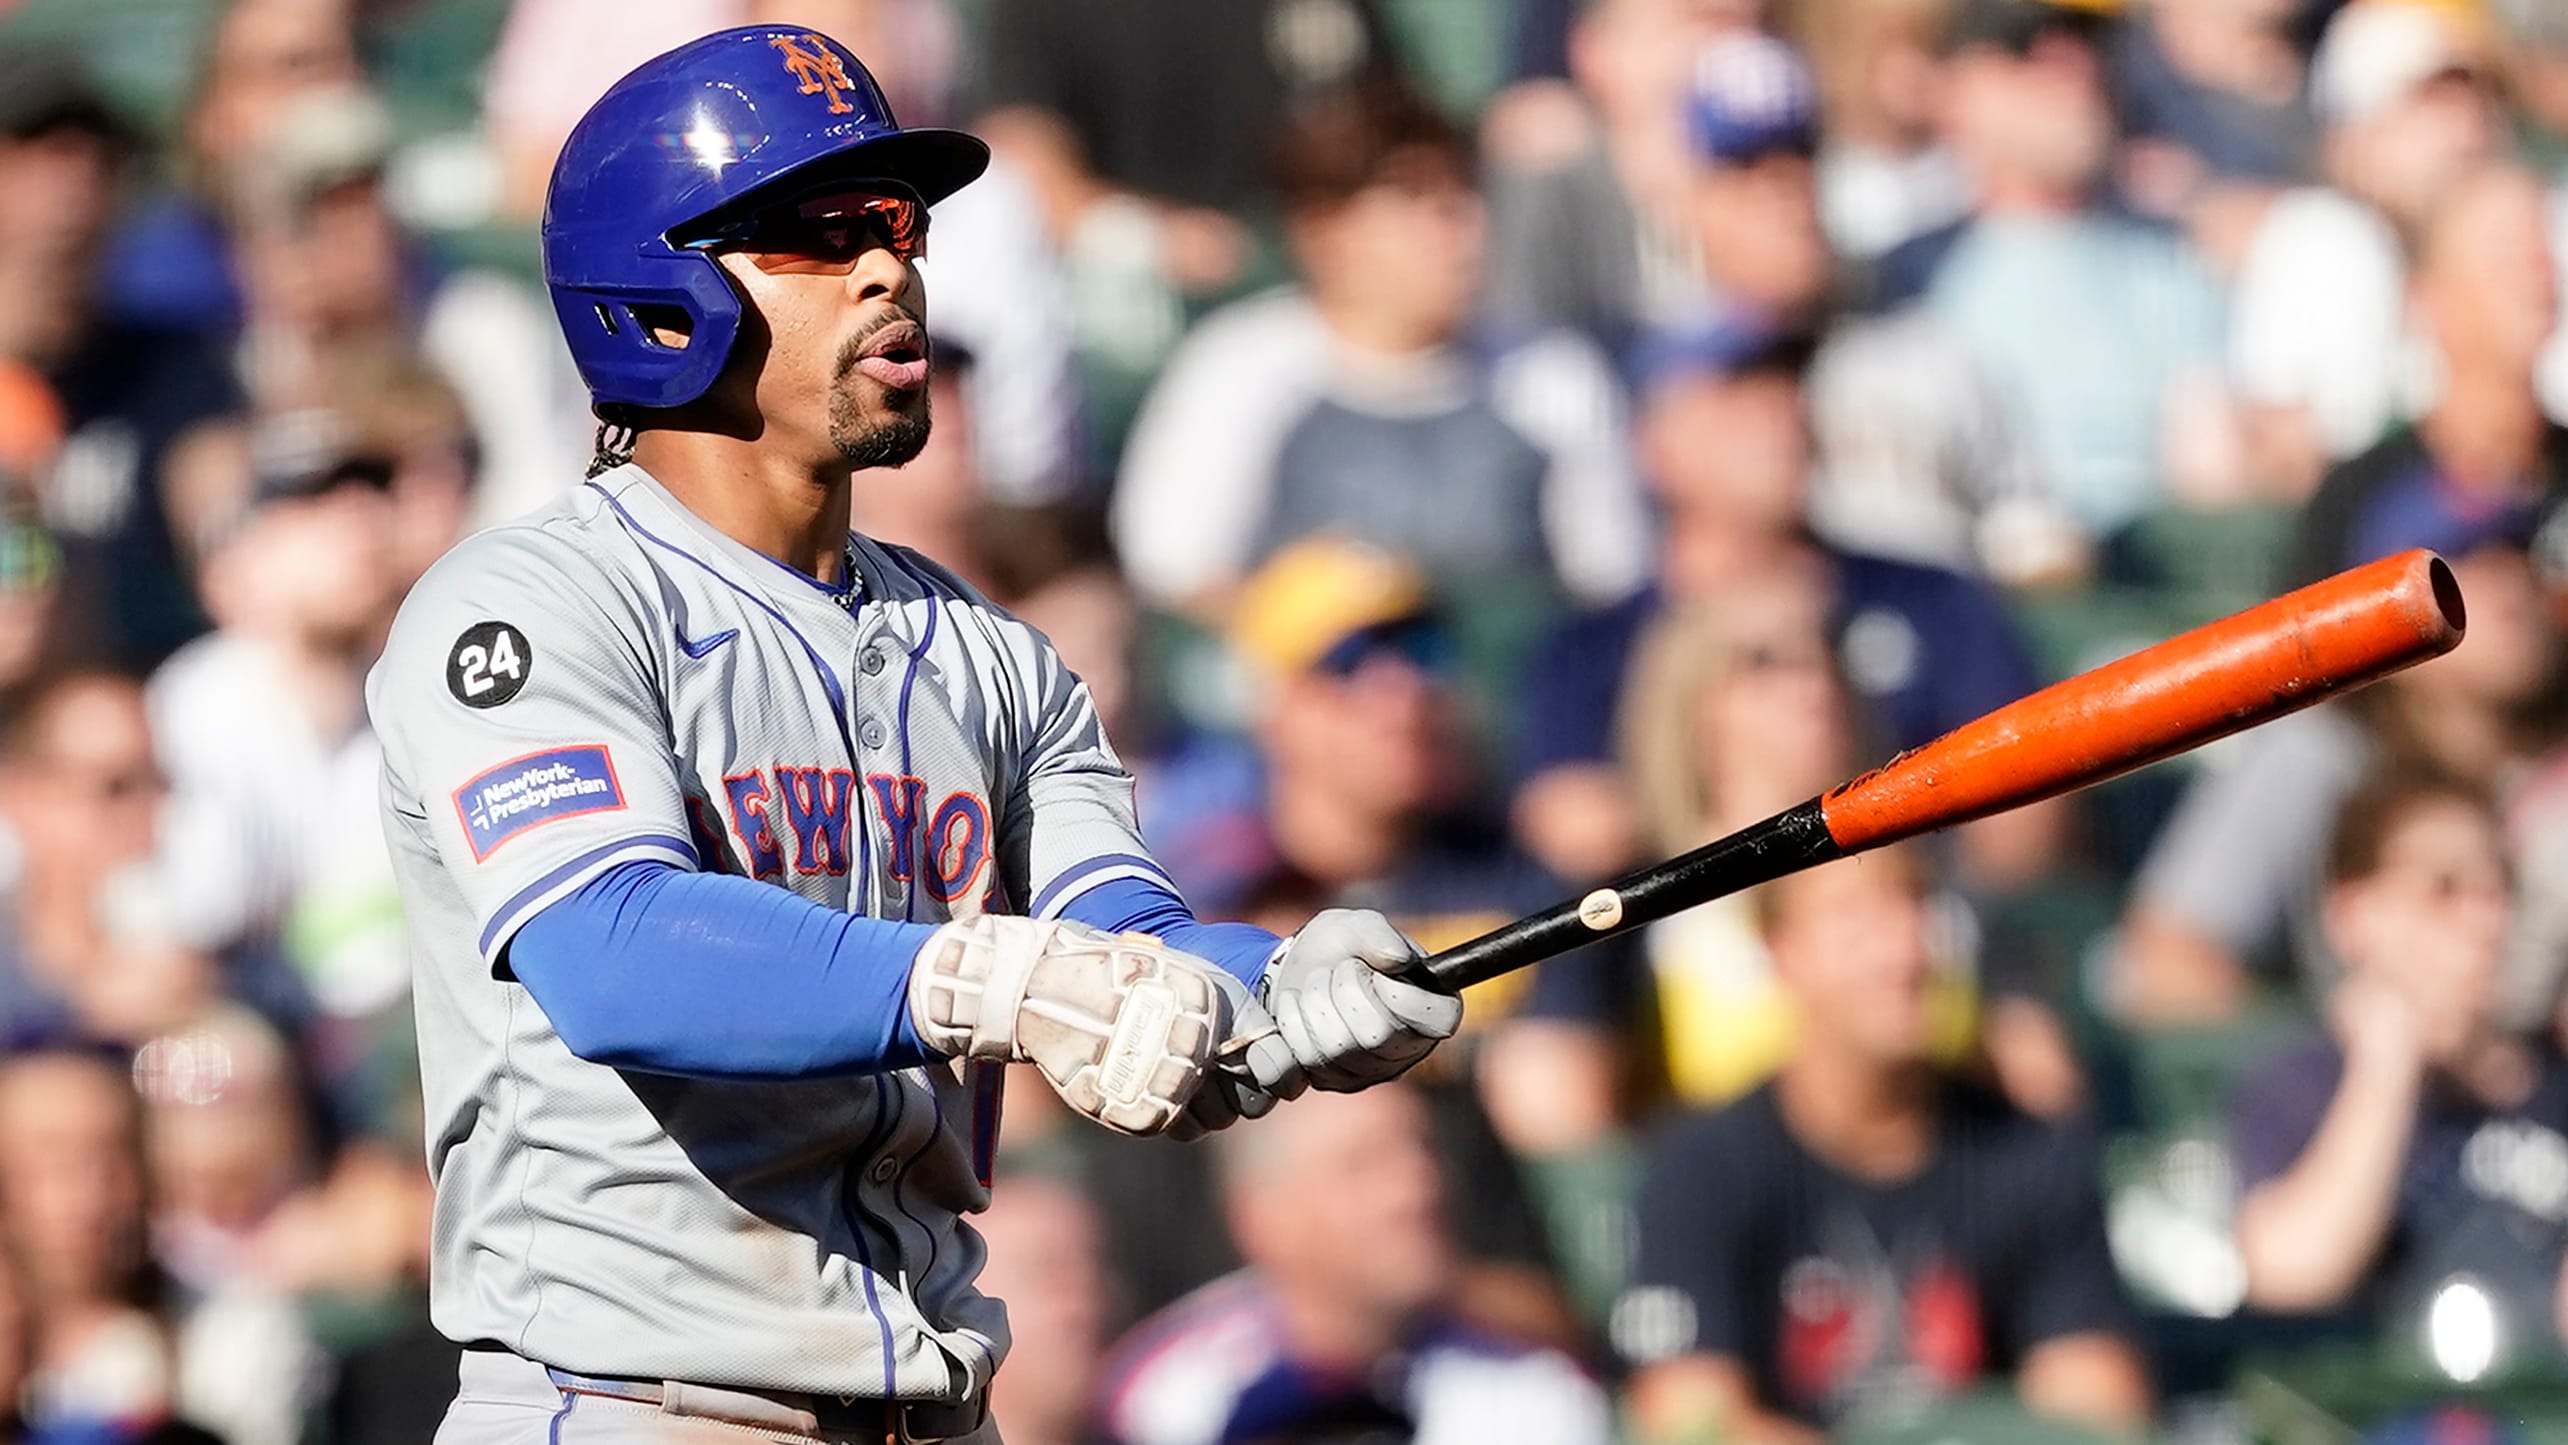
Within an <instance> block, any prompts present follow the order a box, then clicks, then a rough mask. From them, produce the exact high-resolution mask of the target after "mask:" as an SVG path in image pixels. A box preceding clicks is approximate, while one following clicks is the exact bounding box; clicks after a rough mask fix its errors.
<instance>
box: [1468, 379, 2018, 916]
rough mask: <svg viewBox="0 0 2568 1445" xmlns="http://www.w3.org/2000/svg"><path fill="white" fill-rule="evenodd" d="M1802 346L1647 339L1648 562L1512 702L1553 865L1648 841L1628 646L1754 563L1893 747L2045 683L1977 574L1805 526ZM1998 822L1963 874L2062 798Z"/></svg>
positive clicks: (1723, 588)
mask: <svg viewBox="0 0 2568 1445" xmlns="http://www.w3.org/2000/svg"><path fill="white" fill-rule="evenodd" d="M1808 357H1809V344H1808V343H1807V341H1806V340H1803V339H1801V338H1798V337H1794V336H1790V335H1773V334H1763V333H1758V332H1755V331H1746V332H1739V331H1730V332H1714V333H1710V334H1706V335H1701V336H1696V337H1690V338H1684V339H1682V340H1674V341H1671V342H1670V343H1668V344H1666V345H1663V346H1661V347H1659V348H1657V349H1655V351H1654V353H1653V359H1652V373H1653V374H1652V377H1651V379H1650V381H1649V382H1648V383H1647V386H1646V390H1645V393H1644V397H1643V402H1642V406H1641V415H1640V420H1639V423H1638V427H1637V432H1636V436H1637V446H1638V450H1639V452H1640V456H1641V463H1642V472H1643V475H1644V477H1645V478H1646V479H1647V481H1648V483H1649V486H1650V489H1651V491H1652V493H1653V495H1654V496H1655V498H1656V500H1657V502H1658V504H1659V506H1658V510H1659V518H1660V519H1659V545H1658V552H1659V555H1658V566H1657V569H1656V576H1655V578H1654V579H1653V581H1652V582H1651V583H1650V585H1649V586H1647V587H1645V588H1643V589H1642V590H1641V591H1639V592H1637V593H1635V594H1633V595H1632V596H1631V597H1630V598H1627V599H1625V600H1623V601H1621V602H1618V603H1615V604H1614V605H1612V606H1611V607H1608V608H1605V609H1603V610H1601V611H1597V612H1593V613H1590V614H1587V615H1585V616H1583V617H1580V618H1577V619H1574V620H1572V621H1570V622H1568V623H1566V624H1564V625H1563V626H1562V627H1561V628H1560V629H1559V630H1558V631H1557V632H1556V633H1554V634H1553V635H1552V636H1551V637H1550V638H1549V639H1548V640H1546V641H1545V642H1544V643H1543V644H1542V645H1541V647H1540V649H1539V650H1538V652H1537V654H1536V656H1535V659H1534V660H1533V662H1532V663H1531V664H1530V665H1529V666H1528V668H1527V669H1526V675H1525V682H1524V685H1523V687H1522V689H1521V690H1520V693H1519V695H1518V697H1517V699H1516V707H1517V710H1518V713H1519V716H1520V720H1521V728H1520V731H1519V734H1518V737H1519V742H1520V748H1519V753H1518V758H1517V773H1518V778H1519V782H1518V784H1517V788H1516V794H1515V799H1514V803H1513V821H1514V825H1515V828H1516V833H1517V836H1518V837H1519V838H1520V839H1522V840H1523V842H1524V843H1525V845H1526V847H1528V848H1529V849H1530V850H1532V852H1533V853H1534V856H1535V857H1537V858H1539V859H1541V860H1542V862H1543V863H1544V864H1545V865H1546V866H1548V867H1550V868H1551V869H1552V870H1553V871H1555V872H1557V873H1560V874H1561V875H1562V876H1564V877H1569V878H1573V879H1579V880H1587V879H1593V878H1601V877H1603V876H1605V875H1606V874H1608V873H1611V872H1614V871H1617V870H1619V869H1621V868H1624V867H1628V866H1630V865H1632V864H1633V863H1636V862H1638V861H1640V860H1641V858H1642V857H1643V856H1646V855H1647V854H1648V853H1649V850H1648V849H1647V848H1644V847H1642V846H1641V844H1640V839H1639V835H1638V830H1637V828H1636V827H1635V825H1634V823H1633V821H1632V819H1633V817H1634V811H1633V810H1634V801H1633V799H1632V798H1631V796H1630V792H1629V788H1630V781H1629V780H1628V778H1627V777H1626V775H1624V774H1622V773H1620V772H1619V771H1618V770H1617V769H1616V768H1615V767H1614V766H1613V759H1614V753H1615V748H1614V737H1615V734H1616V726H1617V725H1616V718H1617V716H1618V713H1619V709H1618V699H1620V698H1622V697H1624V696H1625V695H1626V689H1627V679H1628V678H1629V677H1630V673H1631V667H1630V663H1631V659H1632V656H1633V651H1634V644H1635V642H1636V640H1637V639H1638V637H1639V636H1640V634H1641V633H1642V631H1643V630H1644V629H1645V628H1646V627H1647V626H1648V625H1649V624H1650V622H1651V621H1652V620H1653V619H1655V618H1658V617H1660V616H1662V615H1664V614H1665V613H1667V612H1669V611H1670V610H1672V609H1677V610H1681V609H1685V608H1690V607H1717V606H1719V605H1721V604H1722V603H1724V602H1725V601H1726V600H1727V599H1729V598H1731V597H1732V596H1734V595H1736V594H1738V593H1740V592H1741V591H1743V590H1745V589H1747V588H1750V587H1752V586H1754V585H1756V584H1757V583H1758V582H1759V581H1760V580H1761V579H1769V578H1772V577H1774V576H1776V575H1778V574H1798V575H1800V576H1801V577H1803V578H1804V579H1806V581H1807V583H1808V585H1810V586H1811V587H1813V588H1814V589H1815V590H1816V592H1817V594H1818V596H1819V597H1820V598H1821V599H1822V600H1821V606H1822V608H1823V609H1824V614H1825V619H1826V626H1827V627H1828V629H1829V632H1830V636H1831V638H1832V640H1833V641H1834V643H1835V645H1836V648H1837V651H1838V654H1839V656H1840V659H1841V661H1842V662H1843V664H1844V668H1845V672H1846V675H1847V677H1848V680H1849V681H1851V682H1852V683H1853V685H1854V687H1855V689H1856V691H1857V692H1858V694H1859V695H1860V697H1861V703H1862V706H1863V707H1864V708H1866V709H1867V710H1868V711H1869V712H1870V714H1871V715H1872V718H1873V720H1874V721H1877V722H1878V723H1879V724H1880V730H1881V733H1882V736H1881V737H1880V738H1879V739H1878V741H1879V742H1880V743H1882V744H1883V745H1884V746H1885V747H1888V748H1908V747H1915V746H1917V745H1918V744H1920V743H1923V742H1925V741H1927V740H1928V739H1930V738H1934V737H1936V736H1939V735H1941V734H1943V733H1945V732H1947V731H1950V730H1951V729H1952V728H1954V727H1957V726H1959V725H1960V724H1962V723H1964V722H1967V721H1969V720H1970V719H1972V718H1974V717H1977V716H1979V715H1980V714H1981V713H1984V712H1986V711H1988V710H1989V709H1991V708H1994V707H1997V706H1999V705H2001V704H2003V703H2008V702H2012V701H2014V700H2015V699H2016V698H2018V697H2021V696H2023V695H2025V694H2026V693H2029V692H2031V691H2032V690H2033V689H2034V687H2035V686H2036V684H2037V682H2038V678H2037V677H2036V676H2035V674H2034V671H2033V666H2032V663H2031V661H2030V660H2029V659H2028V658H2027V657H2026V656H2025V653H2024V650H2023V647H2022V644H2021V643H2020V642H2019V641H2018V640H2017V639H2016V637H2015V635H2014V633H2013V630H2012V627H2011V624H2010V623H2009V622H2008V620H2007V618H2006V616H2005V614H2004V612H2003V610H2002V609H2001V608H2000V606H1999V604H1998V601H1997V599H1996V598H1995V597H1994V596H1992V595H1991V594H1990V593H1989V592H1988V591H1987V589H1986V588H1985V587H1983V586H1982V585H1981V584H1979V583H1978V582H1976V581H1974V580H1972V579H1970V578H1967V577H1963V576H1959V575H1956V574H1954V573H1951V572H1947V571H1943V570H1941V569H1937V568H1931V567H1921V566H1916V565H1913V564H1909V563H1905V562H1899V561H1893V560H1890V559H1887V558H1883V557H1878V556H1874V555H1871V554H1869V553H1866V552H1863V551H1859V550H1848V549H1844V548H1839V547H1833V546H1830V545H1828V544H1827V543H1825V542H1822V541H1819V540H1817V539H1815V538H1813V537H1812V536H1811V534H1810V531H1809V528H1808V522H1807V516H1808V508H1809V499H1810V492H1811V486H1812V477H1811V473H1812V470H1813V458H1812V455H1811V440H1810V435H1809V427H1808V422H1807V420H1806V418H1805V415H1804V391H1803V385H1802V366H1803V364H1804V363H1805V362H1806V361H1807V359H1808ZM1820 781H1823V782H1824V781H1825V780H1820ZM1792 801H1796V800H1791V799H1787V800H1785V802H1784V803H1783V804H1779V805H1778V806H1788V805H1789V803H1790V802H1792ZM1758 816H1763V815H1762V814H1760V815H1758ZM1739 821H1740V822H1747V821H1751V820H1749V819H1746V818H1742V819H1740V820H1739ZM1991 821H1992V822H1993V823H1997V826H1995V827H1993V828H1988V827H1983V828H1979V829H1975V830H1972V831H1969V832H1966V833H1965V835H1964V837H1965V843H1964V848H1965V853H1966V857H1967V858H1968V860H1969V862H1968V864H1967V866H1966V868H1965V874H1966V876H1968V877H1969V878H1970V880H1971V881H1972V882H1974V883H1976V884H1981V885H1986V886H1995V887H2001V888H2003V887H2011V886H2015V885H2019V884H2021V883H2023V882H2024V881H2025V880H2026V879H2027V878H2028V877H2030V876H2032V875H2033V874H2036V873H2039V872H2041V871H2044V870H2045V869H2046V868H2048V867H2049V866H2051V865H2052V863H2053V862H2054V860H2055V855H2056V853H2057V851H2058V841H2059V838H2060V836H2061V835H2060V829H2061V825H2062V824H2063V822H2064V821H2065V817H2064V814H2063V813H2062V812H2061V811H2060V810H2058V809H2048V810H2045V809H2035V810H2032V811H2030V812H2024V813H2018V814H2015V815H2012V816H2011V818H2010V819H2009V820H2007V821H2004V822H1997V820H1991ZM1702 841H1706V840H1704V839H1695V840H1693V841H1692V842H1689V843H1685V844H1683V845H1681V846H1686V847H1691V846H1693V844H1694V843H1699V842H1702Z"/></svg>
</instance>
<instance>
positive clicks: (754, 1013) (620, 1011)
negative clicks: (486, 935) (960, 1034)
mask: <svg viewBox="0 0 2568 1445" xmlns="http://www.w3.org/2000/svg"><path fill="white" fill-rule="evenodd" d="M934 931H935V925H933V924H927V923H894V922H891V921H888V920H885V919H879V918H859V917H856V916H854V915H852V914H847V913H841V912H839V911H837V910H836V909H832V908H824V907H822V906H820V905H819V904H816V903H813V902H811V901H809V900H807V899H804V898H800V897H797V896H795V895H794V894H792V893H788V892H786V891H785V890H784V889H782V888H778V887H775V886H773V885H772V884H767V883H760V882H757V881H755V880H753V879H748V878H735V877H730V876H727V875H723V874H712V873H691V872H688V871H686V870H684V869H680V868H674V867H671V866H670V865H668V864H666V863H660V862H653V861H648V860H637V861H634V862H629V863H623V864H619V865H618V866H616V867H613V868H610V869H607V870H606V871H605V872H603V873H600V874H599V875H598V876H596V877H595V878H592V879H590V880H589V881H588V882H587V883H585V884H583V885H581V887H580V888H579V889H578V890H577V891H575V892H572V893H570V894H568V895H566V896H565V897H563V898H562V899H560V900H559V901H557V902H555V903H553V904H551V905H549V906H547V907H546V908H544V909H543V910H542V911H541V912H539V913H537V914H536V915H535V916H534V917H532V918H530V919H528V920H526V922H525V923H523V924H521V925H520V926H519V928H518V930H517V935H516V937H515V938H514V939H512V940H511V941H510V942H509V945H508V949H507V952H506V954H505V955H504V957H503V960H502V961H503V962H504V963H505V964H506V966H507V967H508V969H509V970H510V971H511V972H513V973H514V974H515V975H516V977H517V979H518V981H519V982H520V983H523V984H524V985H525V986H526V990H527V992H529V993H531V994H533V995H534V996H535V1002H536V1003H538V1004H540V1005H542V1006H543V1009H544V1015H545V1017H546V1018H547V1019H549V1020H551V1022H552V1025H553V1028H554V1031H555V1032H557V1033H559V1034H560V1035H561V1037H562V1042H563V1043H564V1044H565V1045H567V1046H568V1047H569V1048H570V1051H571V1052H572V1053H574V1054H577V1055H578V1056H579V1057H581V1058H583V1059H587V1060H589V1061H590V1062H592V1063H598V1064H606V1065H609V1066H612V1067H614V1068H619V1069H632V1070H637V1071H640V1072H643V1073H654V1074H680V1075H692V1076H701V1077H708V1078H730V1079H793V1078H807V1077H811V1076H814V1075H824V1074H870V1073H881V1072H885V1071H888V1070H892V1069H902V1068H908V1067H911V1066H913V1065H917V1064H921V1063H925V1062H927V1061H928V1060H930V1059H931V1058H933V1057H935V1056H934V1055H933V1054H932V1053H931V1052H930V1051H929V1050H928V1048H927V1046H926V1044H925V1043H923V1042H922V1041H921V1040H920V1039H919V1036H918V1031H917V1029H916V1027H915V1026H914V1025H912V1023H911V1022H910V1012H909V972H910V962H911V960H912V959H914V958H916V957H917V956H918V950H919V946H920V945H921V944H923V943H925V942H926V941H927V936H928V934H930V933H932V932H934Z"/></svg>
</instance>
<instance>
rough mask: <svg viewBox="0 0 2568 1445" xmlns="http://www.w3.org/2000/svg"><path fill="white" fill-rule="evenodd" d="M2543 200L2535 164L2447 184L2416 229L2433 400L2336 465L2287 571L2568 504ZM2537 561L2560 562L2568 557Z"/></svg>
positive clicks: (2299, 575)
mask: <svg viewBox="0 0 2568 1445" xmlns="http://www.w3.org/2000/svg"><path fill="white" fill-rule="evenodd" d="M2549 236H2550V219H2549V204H2548V200H2547V198H2546V197H2545V195H2544V194H2543V190H2542V186H2541V182H2540V181H2539V180H2538V179H2536V178H2535V177H2534V176H2533V175H2532V173H2531V172H2529V171H2525V170H2522V169H2520V168H2518V167H2516V166H2513V165H2509V164H2496V165H2491V166H2488V167H2485V168H2482V169H2480V170H2477V171H2474V172H2471V173H2468V174H2466V175H2464V176H2462V177H2460V178H2458V179H2456V180H2454V181H2453V182H2452V183H2451V184H2450V185H2449V186H2448V187H2446V188H2445V190H2444V191H2443V192H2442V193H2441V196H2440V199H2438V201H2437V202H2436V204H2435V208H2434V213H2433V214H2432V215H2431V216H2430V217H2428V218H2427V219H2426V220H2425V222H2424V224H2423V228H2422V230H2421V232H2420V234H2419V236H2418V239H2417V245H2416V262H2415V268H2414V278H2413V280H2412V281H2411V282H2410V284H2409V307H2408V309H2409V311H2410V313H2411V314H2413V315H2414V316H2415V317H2416V318H2417V322H2418V328H2419V330H2420V331H2421V332H2422V334H2423V339H2424V340H2425V342H2426V344H2427V345H2428V346H2429V347H2430V348H2431V354H2432V356H2433V358H2434V361H2435V370H2436V373H2437V375H2438V378H2439V384H2438V385H2437V387H2436V391H2435V396H2434V399H2433V401H2432V403H2431V404H2430V405H2429V406H2428V408H2427V409H2426V411H2425V412H2424V414H2423V415H2421V416H2419V417H2418V418H2417V420H2416V423H2415V425H2413V426H2403V427H2400V428H2398V429H2396V430H2394V431H2392V432H2391V433H2390V434H2389V435H2388V436H2387V437H2385V438H2383V439H2382V440H2381V441H2380V442H2378V443H2377V444H2375V445H2373V446H2372V447H2370V448H2369V449H2367V450H2365V451H2364V452H2363V453H2361V454H2360V455H2358V456H2356V457H2354V458H2352V459H2351V460H2348V461H2346V462H2345V463H2343V464H2342V465H2340V466H2337V467H2335V468H2334V469H2332V470H2331V471H2330V472H2329V473H2328V475H2327V478H2326V480H2325V481H2323V482H2321V483H2320V485H2319V488H2318V491H2317V493H2316V494H2315V495H2313V496H2312V497H2311V498H2310V502H2309V507H2308V510H2307V511H2306V512H2305V513H2304V514H2303V516H2302V519H2301V528H2300V542H2299V546H2298V548H2297V550H2296V553H2295V556H2294V558H2293V562H2292V567H2291V573H2292V576H2291V580H2292V581H2294V582H2305V581H2314V580H2316V579H2317V578H2320V577H2323V576H2325V575H2327V574H2328V573H2330V572H2333V571H2335V570H2336V569H2338V568H2339V567H2343V566H2347V565H2349V564H2351V563H2352V562H2354V561H2357V560H2360V559H2366V558H2370V557H2375V556H2380V555H2383V554H2384V553H2386V552H2388V551H2389V550H2391V549H2390V548H2388V547H2386V546H2383V545H2382V544H2381V542H2380V540H2379V538H2380V536H2381V535H2382V534H2383V532H2384V531H2385V530H2391V529H2395V530H2398V531H2403V532H2409V533H2414V532H2416V531H2418V530H2421V529H2422V530H2428V531H2430V530H2432V529H2433V528H2434V526H2435V525H2436V523H2437V522H2438V521H2439V522H2440V523H2441V524H2442V525H2444V526H2447V527H2448V526H2452V525H2456V524H2464V519H2477V518H2483V517H2486V516H2488V515H2489V514H2491V513H2494V512H2501V511H2504V510H2507V509H2510V508H2511V509H2522V510H2531V511H2535V512H2539V513H2542V514H2547V513H2548V512H2549V511H2550V510H2551V509H2553V508H2555V507H2557V506H2558V505H2559V504H2560V503H2561V502H2562V501H2568V428H2562V427H2560V426H2559V425H2558V424H2557V423H2555V422H2553V421H2551V420H2550V418H2549V417H2548V416H2546V415H2545V414H2544V413H2543V411H2542V405H2541V395H2540V391H2539V387H2538V384H2537V376H2538V371H2539V367H2540V364H2541V355H2542V349H2543V347H2544V345H2545V344H2546V343H2547V342H2548V341H2549V339H2550V335H2551V332H2552V330H2553V328H2554V326H2555V325H2556V322H2557V318H2558V314H2559V305H2560V293H2561V287H2560V280H2559V270H2558V267H2557V265H2556V264H2555V263H2554V262H2553V260H2552V258H2551V251H2550V241H2549ZM2549 547H2550V544H2548V543H2545V544H2544V555H2543V556H2542V558H2541V559H2540V560H2541V561H2542V563H2543V564H2544V566H2545V567H2547V568H2549V569H2551V570H2553V571H2554V572H2556V571H2557V570H2558V569H2559V568H2560V567H2561V566H2562V565H2563V564H2568V558H2559V557H2553V556H2550V555H2548V553H2549Z"/></svg>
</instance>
